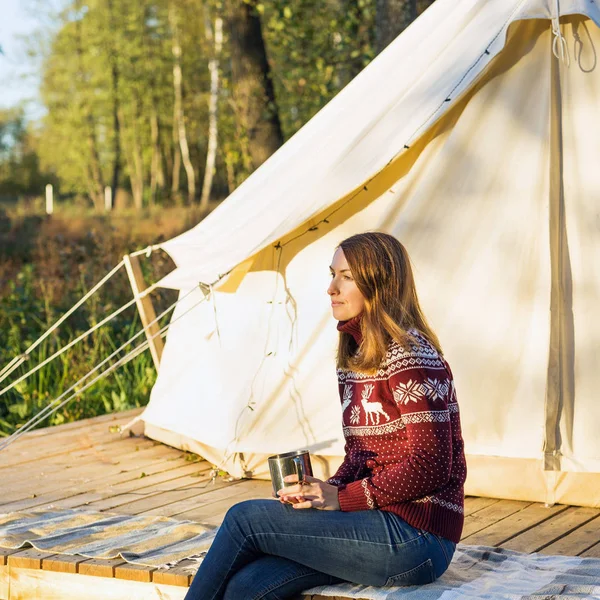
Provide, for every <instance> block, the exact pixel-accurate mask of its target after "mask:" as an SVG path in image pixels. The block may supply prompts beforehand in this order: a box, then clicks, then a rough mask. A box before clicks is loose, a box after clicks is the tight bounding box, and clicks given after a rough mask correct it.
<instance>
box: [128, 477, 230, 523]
mask: <svg viewBox="0 0 600 600" xmlns="http://www.w3.org/2000/svg"><path fill="white" fill-rule="evenodd" d="M236 483H239V481H227V480H224V479H221V478H219V479H217V480H215V481H214V482H212V481H211V477H210V472H207V473H206V474H204V475H203V476H202V477H200V478H195V477H193V476H191V477H181V478H180V479H178V480H176V481H174V482H173V485H172V487H171V489H168V490H165V489H161V488H162V487H163V486H156V491H157V493H155V494H152V495H147V496H146V497H144V498H134V499H133V500H131V499H130V500H129V501H128V502H125V503H120V504H119V509H118V510H119V512H121V513H124V514H127V515H137V514H140V513H143V512H145V511H149V510H152V509H155V508H158V507H168V506H170V504H171V503H172V502H175V501H177V500H181V499H182V498H190V497H196V498H199V497H201V496H202V495H203V494H206V493H208V492H209V491H211V490H215V489H221V488H229V487H232V486H235V485H236Z"/></svg>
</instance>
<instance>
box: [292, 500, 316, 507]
mask: <svg viewBox="0 0 600 600" xmlns="http://www.w3.org/2000/svg"><path fill="white" fill-rule="evenodd" d="M312 505H313V504H312V500H306V501H305V502H298V504H294V506H293V507H292V508H298V509H300V508H312Z"/></svg>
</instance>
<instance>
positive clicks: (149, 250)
mask: <svg viewBox="0 0 600 600" xmlns="http://www.w3.org/2000/svg"><path fill="white" fill-rule="evenodd" d="M159 249H160V245H159V244H155V245H153V246H146V247H145V248H144V249H143V250H136V251H135V252H131V253H130V254H129V256H142V254H143V255H145V257H146V258H150V255H151V254H152V253H153V252H154V251H155V250H159Z"/></svg>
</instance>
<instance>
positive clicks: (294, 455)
mask: <svg viewBox="0 0 600 600" xmlns="http://www.w3.org/2000/svg"><path fill="white" fill-rule="evenodd" d="M269 471H270V473H271V481H272V482H273V493H274V494H275V495H277V492H278V491H279V490H280V489H282V488H284V487H286V486H290V485H295V483H286V482H284V481H283V478H284V477H287V476H288V475H298V481H305V477H306V476H307V475H310V476H312V474H313V473H312V466H311V464H310V452H309V451H308V450H298V451H296V452H286V453H285V454H276V455H275V456H269Z"/></svg>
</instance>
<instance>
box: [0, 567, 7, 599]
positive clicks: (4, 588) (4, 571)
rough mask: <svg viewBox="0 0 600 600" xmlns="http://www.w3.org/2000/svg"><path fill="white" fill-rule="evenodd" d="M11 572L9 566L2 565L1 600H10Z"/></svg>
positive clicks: (0, 574)
mask: <svg viewBox="0 0 600 600" xmlns="http://www.w3.org/2000/svg"><path fill="white" fill-rule="evenodd" d="M8 581H9V570H8V567H7V566H4V565H0V600H8V593H9V592H8V588H9V585H8Z"/></svg>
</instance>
